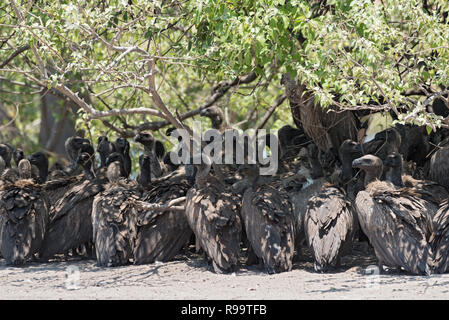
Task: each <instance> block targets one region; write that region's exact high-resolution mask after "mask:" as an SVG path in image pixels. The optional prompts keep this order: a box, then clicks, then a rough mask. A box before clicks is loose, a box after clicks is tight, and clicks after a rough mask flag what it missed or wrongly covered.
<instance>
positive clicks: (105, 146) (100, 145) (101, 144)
mask: <svg viewBox="0 0 449 320" xmlns="http://www.w3.org/2000/svg"><path fill="white" fill-rule="evenodd" d="M114 151H115V147H114V144H113V143H111V142H109V140H108V137H106V136H99V137H98V139H97V152H98V153H99V154H100V160H101V167H104V166H106V158H107V157H108V156H109V155H110V154H111V153H112V152H114Z"/></svg>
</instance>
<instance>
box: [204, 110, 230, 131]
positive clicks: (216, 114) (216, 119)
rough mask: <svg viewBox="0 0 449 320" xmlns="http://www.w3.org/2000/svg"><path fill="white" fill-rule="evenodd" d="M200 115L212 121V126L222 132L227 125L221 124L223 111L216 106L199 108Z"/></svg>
mask: <svg viewBox="0 0 449 320" xmlns="http://www.w3.org/2000/svg"><path fill="white" fill-rule="evenodd" d="M200 116H202V117H207V118H209V119H210V121H211V122H212V128H214V129H217V130H218V131H220V132H223V131H225V130H226V129H227V126H226V125H224V124H223V121H224V115H223V111H222V110H221V109H220V108H219V107H217V106H212V107H209V108H206V109H203V110H201V111H200Z"/></svg>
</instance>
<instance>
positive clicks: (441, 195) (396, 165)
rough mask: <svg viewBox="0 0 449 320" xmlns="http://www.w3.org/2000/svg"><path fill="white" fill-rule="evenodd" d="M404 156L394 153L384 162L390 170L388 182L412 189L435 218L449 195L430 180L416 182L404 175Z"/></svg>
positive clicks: (444, 189)
mask: <svg viewBox="0 0 449 320" xmlns="http://www.w3.org/2000/svg"><path fill="white" fill-rule="evenodd" d="M402 163H403V161H402V156H401V154H400V153H397V152H393V153H392V154H390V155H388V156H387V158H386V160H385V161H384V165H385V167H387V168H389V171H388V173H387V180H388V181H390V182H392V183H393V184H394V185H395V186H397V187H407V188H411V189H412V190H413V191H414V192H416V194H417V195H419V196H420V197H421V198H422V199H423V200H424V204H425V206H426V208H427V209H428V211H429V213H430V214H431V215H432V216H434V215H435V214H436V213H437V211H438V209H439V207H440V205H441V203H443V202H444V201H446V200H447V199H449V193H448V191H447V190H446V188H444V187H443V186H441V185H439V184H438V183H436V182H433V181H428V180H416V179H414V178H413V177H411V176H409V175H403V174H402Z"/></svg>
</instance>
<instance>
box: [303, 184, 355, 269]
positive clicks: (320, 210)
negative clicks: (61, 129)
mask: <svg viewBox="0 0 449 320" xmlns="http://www.w3.org/2000/svg"><path fill="white" fill-rule="evenodd" d="M354 215H355V213H354V211H353V208H352V204H351V202H350V201H349V200H348V199H347V197H346V195H345V192H344V191H343V190H342V189H340V188H338V187H335V186H332V185H329V186H325V187H324V188H323V190H321V192H320V193H319V194H317V195H316V196H313V197H311V198H310V199H309V201H308V204H307V211H306V214H305V219H304V232H305V235H306V239H307V244H308V246H309V247H310V248H311V249H312V253H313V256H314V259H315V265H314V267H315V271H317V272H326V271H327V270H328V267H329V266H331V265H333V264H335V266H336V267H339V266H340V259H341V257H342V256H344V255H345V254H349V253H351V249H352V242H353V238H354V234H355V230H356V228H357V221H356V219H355V217H354Z"/></svg>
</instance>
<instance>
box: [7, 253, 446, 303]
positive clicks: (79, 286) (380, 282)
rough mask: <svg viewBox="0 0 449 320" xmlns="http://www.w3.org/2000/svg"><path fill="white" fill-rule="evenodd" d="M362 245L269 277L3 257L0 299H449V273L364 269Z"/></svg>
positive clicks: (197, 265) (190, 259)
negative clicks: (333, 262) (318, 267)
mask: <svg viewBox="0 0 449 320" xmlns="http://www.w3.org/2000/svg"><path fill="white" fill-rule="evenodd" d="M362 250H363V248H362V247H361V246H360V245H358V246H356V248H355V249H354V252H353V255H351V256H347V257H345V258H344V259H343V261H342V264H343V265H342V269H339V270H334V271H333V272H331V273H327V274H318V273H315V272H314V271H313V262H312V259H311V256H310V253H309V252H303V255H302V258H301V259H299V261H296V262H295V264H294V268H293V270H292V271H291V272H285V273H281V274H276V275H268V274H266V273H264V272H263V271H261V270H260V269H259V268H258V267H257V266H250V267H246V266H242V267H240V268H239V270H238V271H236V272H235V273H233V274H230V275H219V274H215V273H213V272H212V267H211V266H209V265H208V263H207V262H205V261H204V260H203V259H202V258H201V257H200V256H198V255H195V254H189V255H187V256H185V255H183V256H179V259H177V260H176V261H172V262H168V263H155V264H151V265H142V266H133V265H131V266H124V267H118V268H99V267H97V266H96V264H95V261H94V260H79V259H78V260H77V259H74V258H70V259H68V260H67V261H65V260H63V259H57V260H54V261H51V262H48V263H36V262H31V263H28V264H27V265H25V266H23V267H8V266H6V265H5V261H4V260H0V288H1V290H0V299H314V300H316V299H447V298H449V274H446V275H442V276H441V275H433V276H431V277H424V276H410V275H407V274H404V273H398V272H393V273H388V274H382V275H378V276H377V275H364V274H363V273H364V272H363V270H365V269H366V267H367V266H369V265H375V264H376V258H375V256H374V255H373V254H372V252H370V254H364V253H363V251H362Z"/></svg>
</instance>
